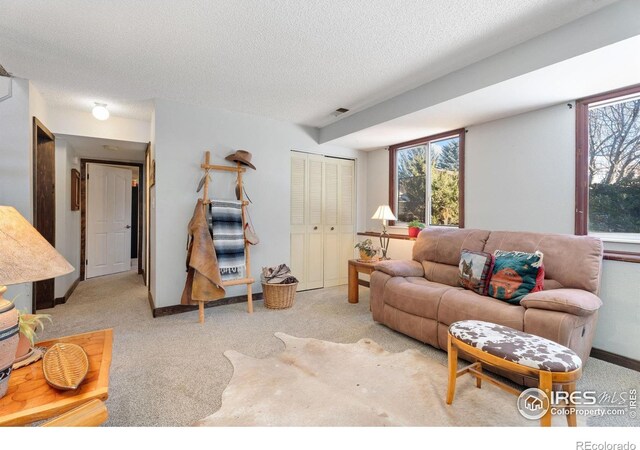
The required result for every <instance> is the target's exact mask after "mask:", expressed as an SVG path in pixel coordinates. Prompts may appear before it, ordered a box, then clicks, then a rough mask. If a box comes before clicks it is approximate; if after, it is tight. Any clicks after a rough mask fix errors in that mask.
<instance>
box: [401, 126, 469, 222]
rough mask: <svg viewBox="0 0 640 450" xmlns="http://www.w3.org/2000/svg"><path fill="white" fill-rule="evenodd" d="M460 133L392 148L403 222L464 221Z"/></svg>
mask: <svg viewBox="0 0 640 450" xmlns="http://www.w3.org/2000/svg"><path fill="white" fill-rule="evenodd" d="M460 133H461V132H460V131H458V132H452V133H450V134H449V135H448V136H447V135H439V136H436V137H434V138H424V139H423V140H420V141H421V142H418V143H417V144H415V145H410V146H404V147H403V146H402V144H399V145H397V146H394V147H392V148H391V151H392V152H395V153H394V155H393V156H394V157H392V161H394V162H395V167H394V168H393V170H395V173H394V175H395V176H394V177H393V179H395V180H396V182H395V186H393V185H392V190H393V192H394V198H392V204H393V207H394V208H395V211H396V216H397V217H398V221H399V222H405V223H406V222H410V221H412V220H418V221H420V222H425V223H428V224H430V225H442V226H459V225H460V210H461V205H460V203H461V201H460V200H461V199H460V181H461V180H460V142H461V137H460ZM443 136H444V137H443ZM427 167H429V171H427Z"/></svg>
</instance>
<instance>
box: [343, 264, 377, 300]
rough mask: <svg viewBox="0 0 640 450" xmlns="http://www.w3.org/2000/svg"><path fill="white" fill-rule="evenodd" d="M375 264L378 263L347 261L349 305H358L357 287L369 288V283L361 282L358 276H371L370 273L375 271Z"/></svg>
mask: <svg viewBox="0 0 640 450" xmlns="http://www.w3.org/2000/svg"><path fill="white" fill-rule="evenodd" d="M377 262H378V261H373V262H365V261H361V260H359V259H350V260H349V297H348V298H349V303H358V301H359V299H358V286H366V287H369V282H368V281H365V280H361V279H360V278H359V277H358V274H359V273H366V274H368V275H371V272H373V271H374V270H375V269H374V266H375V265H376V263H377Z"/></svg>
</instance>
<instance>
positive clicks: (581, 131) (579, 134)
mask: <svg viewBox="0 0 640 450" xmlns="http://www.w3.org/2000/svg"><path fill="white" fill-rule="evenodd" d="M588 184H589V105H588V104H587V103H584V102H581V101H577V102H576V184H575V189H576V208H575V233H576V234H577V235H579V236H584V235H586V234H587V227H588V225H587V221H588V217H589V186H588Z"/></svg>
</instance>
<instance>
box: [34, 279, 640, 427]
mask: <svg viewBox="0 0 640 450" xmlns="http://www.w3.org/2000/svg"><path fill="white" fill-rule="evenodd" d="M368 297H369V291H368V289H366V288H361V289H360V303H358V304H355V305H353V304H349V303H348V302H347V287H346V286H338V287H334V288H329V289H319V290H315V291H307V292H304V293H299V294H298V295H297V297H296V303H295V305H294V307H293V308H291V309H288V310H269V309H266V308H265V307H264V306H263V305H262V302H260V301H258V302H255V312H254V313H253V314H252V315H249V314H247V313H246V304H236V305H228V306H220V307H215V308H207V309H206V310H205V315H206V323H205V324H204V325H200V324H198V313H197V311H194V312H190V313H185V314H178V315H174V316H168V317H161V318H157V319H153V318H152V316H151V311H150V308H149V302H148V300H147V290H146V287H145V286H144V285H143V284H142V278H141V277H140V276H138V275H137V274H135V273H133V272H127V273H123V274H119V275H114V276H109V277H101V278H94V279H91V280H88V281H85V282H82V283H80V285H79V286H78V288H77V289H76V291H75V292H74V294H73V295H72V296H71V298H69V300H68V301H67V303H66V304H64V305H59V306H56V307H55V308H54V309H51V310H45V311H42V312H47V313H50V314H52V315H53V324H52V325H48V324H47V329H46V330H45V333H44V334H43V336H42V339H46V338H53V337H60V336H66V335H69V334H76V333H81V332H86V331H92V330H96V329H101V328H107V327H112V328H113V329H114V349H113V361H112V364H111V377H110V380H111V383H110V389H109V392H110V396H109V400H108V401H107V405H108V407H109V414H110V418H109V421H108V422H107V424H108V425H119V426H153V425H160V426H182V425H190V424H193V423H195V422H196V421H198V420H200V419H202V418H204V417H207V416H209V415H211V414H213V413H214V412H216V411H217V410H218V409H220V406H221V397H222V392H223V391H224V389H225V387H226V386H227V384H228V383H229V381H230V380H231V376H232V373H233V368H232V366H231V364H230V362H229V361H228V360H227V359H226V358H225V357H224V356H223V352H225V351H226V350H236V351H238V352H241V353H243V354H245V355H248V356H251V357H254V358H265V357H269V356H272V355H275V354H278V353H280V352H282V350H283V349H284V345H283V343H282V341H280V340H279V339H277V338H276V337H275V336H274V333H275V332H277V331H280V332H283V333H286V334H289V335H292V336H298V337H309V338H315V339H322V340H326V341H331V342H338V343H354V342H357V341H359V340H360V339H363V338H368V339H371V340H373V341H375V342H376V343H378V344H379V345H380V346H381V347H382V348H384V349H385V350H386V351H389V352H394V353H396V352H402V351H404V350H407V349H415V350H418V351H420V353H422V354H423V355H425V356H427V357H429V358H431V359H432V360H434V361H436V362H438V363H440V364H442V365H445V364H446V353H445V352H443V351H441V350H436V349H434V348H433V347H430V346H428V345H424V344H422V343H420V342H418V341H415V340H413V339H411V338H409V337H407V336H404V335H402V334H400V333H397V332H395V331H393V330H390V329H389V328H387V327H385V326H383V325H379V324H376V323H374V322H373V320H372V319H371V313H370V312H369V298H368ZM465 381H466V382H468V383H469V384H472V383H473V382H472V380H471V378H468V379H467V380H465V379H464V378H461V379H460V380H459V384H460V385H461V384H462V383H464V382H465ZM639 386H640V373H638V372H634V371H632V370H629V369H624V368H622V367H619V366H615V365H613V364H609V363H606V362H604V361H600V360H597V359H593V358H590V359H589V361H588V362H587V365H586V367H585V372H584V375H583V377H582V379H581V380H580V382H579V383H578V388H580V389H587V388H589V389H595V390H597V391H599V392H602V391H609V392H610V391H618V392H620V391H622V390H628V389H631V388H635V389H637V388H638V387H639ZM445 389H446V386H442V393H441V395H444V393H445ZM486 389H493V387H492V386H486V387H484V386H483V388H482V390H481V391H484V390H486ZM588 423H589V424H590V425H621V426H624V425H627V426H629V425H633V426H638V425H639V422H638V420H637V419H635V420H632V419H630V418H629V417H628V416H615V417H604V418H589V420H588Z"/></svg>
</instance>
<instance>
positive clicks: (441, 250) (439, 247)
mask: <svg viewBox="0 0 640 450" xmlns="http://www.w3.org/2000/svg"><path fill="white" fill-rule="evenodd" d="M488 237H489V232H488V231H484V230H471V229H466V228H462V229H458V228H426V229H424V230H422V232H420V234H419V235H418V239H417V240H416V243H415V244H414V246H413V260H414V261H418V262H423V261H432V262H436V263H442V264H448V265H450V266H455V267H458V263H459V262H460V252H461V251H462V249H463V248H466V249H467V250H471V251H474V252H481V251H483V249H484V246H485V243H486V242H487V239H488Z"/></svg>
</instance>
